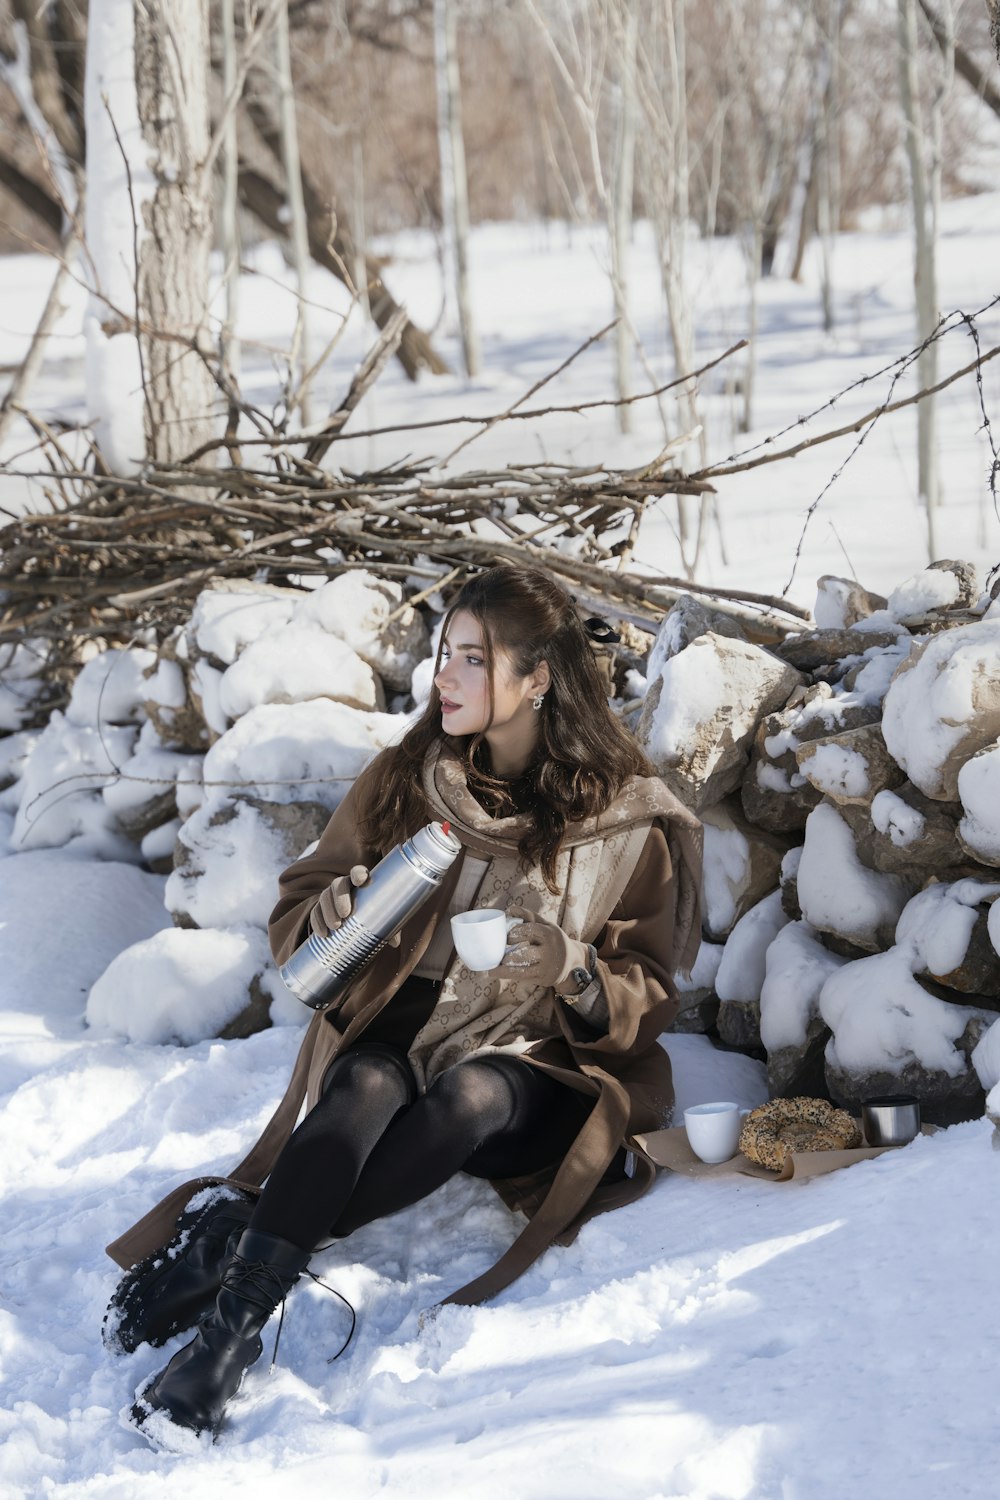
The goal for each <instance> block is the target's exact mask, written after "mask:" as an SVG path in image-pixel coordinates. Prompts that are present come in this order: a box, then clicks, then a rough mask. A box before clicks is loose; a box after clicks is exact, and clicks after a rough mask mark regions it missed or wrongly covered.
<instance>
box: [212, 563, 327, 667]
mask: <svg viewBox="0 0 1000 1500" xmlns="http://www.w3.org/2000/svg"><path fill="white" fill-rule="evenodd" d="M302 598H303V595H302V594H301V593H300V592H299V591H298V589H283V588H277V587H274V586H273V585H271V584H258V583H250V582H247V581H244V580H242V579H234V580H231V581H226V582H219V583H217V584H215V585H214V587H212V588H210V589H204V590H203V591H202V593H200V594H199V595H198V598H197V599H196V600H195V605H194V608H193V610H192V611H191V618H190V620H189V622H188V626H187V630H186V632H185V636H186V641H187V651H188V654H189V656H190V658H191V659H196V658H197V657H198V656H207V657H210V658H212V660H213V661H214V662H216V663H217V664H218V665H219V666H223V667H228V666H231V665H232V663H233V662H234V661H235V660H236V658H237V657H238V656H239V654H240V652H241V651H242V650H243V649H244V648H245V647H246V646H249V645H250V644H251V643H252V642H253V641H255V640H257V639H258V637H259V636H262V635H263V634H264V633H265V632H266V631H268V630H272V629H274V628H275V626H278V625H287V623H288V621H289V620H290V619H291V618H292V615H293V614H294V612H295V610H296V609H297V608H298V606H299V604H300V603H301V601H302Z"/></svg>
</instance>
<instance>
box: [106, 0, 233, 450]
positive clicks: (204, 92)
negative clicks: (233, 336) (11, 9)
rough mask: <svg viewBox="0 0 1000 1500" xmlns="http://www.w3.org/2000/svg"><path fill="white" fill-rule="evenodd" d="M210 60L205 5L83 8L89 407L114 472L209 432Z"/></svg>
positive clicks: (198, 0) (144, 0)
mask: <svg viewBox="0 0 1000 1500" xmlns="http://www.w3.org/2000/svg"><path fill="white" fill-rule="evenodd" d="M208 60H209V51H208V0H169V5H167V3H166V0H91V4H90V14H89V21H88V37H87V81H86V128H87V209H86V244H87V253H88V257H89V259H90V262H91V265H92V269H93V282H92V291H91V297H90V302H89V305H88V309H87V315H86V319H85V330H86V345H87V399H88V404H89V408H90V415H91V419H92V421H93V423H94V427H95V431H96V435H97V440H98V445H99V447H100V449H101V452H102V454H103V456H104V459H105V462H106V463H107V464H108V466H109V468H110V469H111V470H112V471H113V472H115V473H120V474H129V473H133V472H135V470H136V469H137V468H140V467H141V466H142V465H143V464H144V463H145V462H147V461H148V460H149V459H151V458H152V459H159V460H162V461H164V462H166V463H173V462H176V461H177V460H179V459H181V458H183V457H184V456H185V455H186V454H187V453H189V452H190V451H191V450H192V449H193V448H196V447H198V446H199V445H200V444H201V443H204V442H206V441H207V440H208V439H209V438H210V437H211V436H212V420H211V416H210V410H211V405H212V401H213V398H214V395H215V385H214V382H213V381H212V378H211V376H210V374H209V372H208V370H207V368H206V366H205V363H204V361H203V360H202V359H201V358H200V357H199V355H198V354H196V353H194V352H193V351H192V349H191V345H192V344H193V343H196V342H197V343H201V344H202V346H203V347H204V348H205V350H206V352H207V340H206V339H205V336H204V331H203V330H204V323H205V305H206V301H207V298H208V255H209V250H210V247H211V230H212V218H211V204H210V197H209V193H208V184H207V183H206V182H205V180H204V173H203V172H202V170H201V163H202V161H203V160H204V157H205V154H206V151H207V148H208V88H207V69H208Z"/></svg>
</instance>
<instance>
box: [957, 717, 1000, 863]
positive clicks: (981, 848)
mask: <svg viewBox="0 0 1000 1500" xmlns="http://www.w3.org/2000/svg"><path fill="white" fill-rule="evenodd" d="M958 795H959V798H960V800H961V803H962V808H963V810H964V814H965V815H964V817H963V818H962V819H961V821H960V823H959V825H958V831H959V833H960V834H961V836H962V839H963V840H964V842H965V844H966V845H967V846H968V848H969V849H970V850H971V851H972V853H973V855H974V856H975V857H976V858H977V859H981V860H983V861H984V863H986V864H988V865H996V864H1000V744H997V745H992V746H990V747H989V748H988V749H986V750H981V751H980V752H979V754H978V755H974V756H972V758H971V759H970V760H967V761H966V762H965V765H964V766H963V767H962V769H961V770H960V771H959V773H958Z"/></svg>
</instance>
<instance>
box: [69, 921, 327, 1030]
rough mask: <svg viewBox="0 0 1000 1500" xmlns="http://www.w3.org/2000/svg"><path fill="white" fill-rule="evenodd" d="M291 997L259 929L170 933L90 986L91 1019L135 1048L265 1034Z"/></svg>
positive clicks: (121, 959) (135, 950)
mask: <svg viewBox="0 0 1000 1500" xmlns="http://www.w3.org/2000/svg"><path fill="white" fill-rule="evenodd" d="M287 994H288V992H287V990H285V987H284V985H283V984H282V983H281V980H280V979H279V977H278V974H277V970H276V969H275V968H274V965H273V963H272V961H271V955H270V951H269V949H268V946H267V937H266V935H265V934H264V933H263V932H261V931H260V929H259V928H255V927H239V928H236V927H230V928H227V929H226V930H224V931H223V930H219V929H217V928H216V929H205V930H201V929H198V930H195V929H192V928H184V927H169V928H166V929H165V930H164V931H162V932H157V933H155V934H154V935H153V936H152V937H150V938H146V939H144V940H143V941H142V942H138V943H134V944H133V945H132V946H131V947H130V948H126V949H125V951H124V952H123V953H119V954H118V956H117V957H116V958H114V959H113V960H112V961H111V963H110V964H109V965H108V967H107V968H106V969H105V971H104V973H103V974H102V975H101V976H100V978H99V979H98V980H97V981H96V983H95V984H94V985H93V986H92V987H91V990H90V994H89V996H88V999H87V1010H86V1018H87V1022H88V1024H89V1025H90V1026H91V1027H93V1028H94V1030H95V1031H100V1032H104V1033H107V1034H114V1035H117V1036H125V1037H128V1038H129V1040H130V1041H133V1042H160V1043H166V1042H182V1043H185V1044H188V1045H190V1044H191V1043H193V1042H201V1041H205V1040H206V1039H207V1038H209V1037H215V1036H219V1037H236V1036H248V1035H250V1034H251V1033H252V1032H254V1031H259V1030H260V1029H261V1027H262V1026H267V1025H268V1024H270V1022H271V1020H272V1019H273V1017H272V1016H271V1013H270V1012H271V1005H272V1002H273V1001H275V1000H285V1001H287ZM298 1009H299V1010H300V1011H302V1012H305V1007H304V1006H302V1005H299V1006H298ZM283 1014H284V1012H283ZM303 1019H308V1017H307V1016H305V1015H303Z"/></svg>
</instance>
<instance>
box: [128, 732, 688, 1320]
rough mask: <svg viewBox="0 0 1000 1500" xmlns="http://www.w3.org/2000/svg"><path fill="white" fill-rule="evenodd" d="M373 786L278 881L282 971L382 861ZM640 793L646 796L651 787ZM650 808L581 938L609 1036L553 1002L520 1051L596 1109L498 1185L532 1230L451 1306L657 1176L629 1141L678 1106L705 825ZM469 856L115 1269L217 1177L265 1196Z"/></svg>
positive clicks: (158, 1211)
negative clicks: (244, 1125) (334, 895)
mask: <svg viewBox="0 0 1000 1500" xmlns="http://www.w3.org/2000/svg"><path fill="white" fill-rule="evenodd" d="M378 777H379V761H378V759H376V760H375V761H374V762H373V763H372V764H371V765H370V766H369V767H368V768H367V769H366V770H365V771H364V772H363V773H362V775H361V776H360V777H359V778H358V780H357V782H356V783H355V784H354V786H353V787H352V788H351V790H350V791H349V792H348V794H347V796H346V797H345V798H344V800H343V802H342V803H341V804H340V806H339V807H338V809H337V811H336V812H335V813H334V815H333V817H332V818H331V819H330V822H329V823H328V825H327V827H326V830H325V831H324V833H323V836H322V838H321V839H320V841H319V844H318V845H317V848H316V850H315V851H314V853H312V854H311V855H309V856H308V857H306V858H304V859H300V860H298V861H297V863H296V864H294V865H292V866H291V867H290V868H289V869H288V870H286V871H285V873H284V874H283V875H282V877H281V880H280V886H279V889H280V899H279V901H278V904H277V906H276V907H275V909H274V912H273V913H272V916H271V922H270V940H271V948H272V952H273V954H274V958H275V961H276V962H277V963H278V964H281V963H284V962H285V960H286V959H287V958H288V957H289V956H290V955H291V954H292V953H293V952H294V950H295V949H296V948H297V947H298V945H299V944H300V943H301V942H302V941H303V940H304V939H305V937H306V936H307V935H308V931H309V914H310V912H311V910H312V908H313V906H314V905H315V903H316V901H317V900H318V898H319V896H320V894H321V892H322V891H323V890H324V889H325V888H326V886H327V885H328V884H329V883H330V881H331V880H332V879H333V877H334V876H335V875H343V874H346V873H347V872H348V871H349V870H350V869H351V867H352V866H353V865H357V864H364V865H368V866H369V867H371V866H373V865H374V864H375V863H377V861H378V858H379V854H380V851H377V850H373V849H370V848H367V847H365V845H364V843H363V841H362V839H361V834H360V823H361V821H362V818H361V816H360V813H361V811H362V810H363V808H364V806H365V799H366V798H367V797H368V796H370V795H372V794H373V793H375V794H377V787H378ZM635 785H636V786H638V787H639V788H640V789H642V788H644V787H646V786H648V785H649V784H648V783H641V782H637V783H635ZM654 801H655V804H656V805H657V806H658V807H659V808H660V809H661V813H660V816H658V817H656V818H653V819H646V820H645V823H644V824H643V825H640V826H643V827H644V828H645V830H646V832H645V837H644V839H642V840H641V841H640V852H639V854H638V859H637V861H636V863H635V866H634V869H633V870H632V872H631V876H630V878H629V879H628V881H627V883H626V884H625V887H624V890H623V891H622V894H621V896H620V897H619V899H618V900H617V903H616V904H615V905H614V907H613V909H612V910H611V911H610V912H609V913H607V914H606V916H605V919H604V920H602V921H601V924H600V927H599V929H598V930H595V931H594V932H592V933H587V934H584V936H585V938H586V940H588V941H590V942H593V944H594V946H595V947H596V949H597V954H598V965H599V967H598V972H599V974H600V977H601V981H602V987H603V990H604V994H605V997H606V999H607V1002H608V1007H609V1011H610V1020H609V1024H608V1028H607V1031H606V1032H603V1033H600V1034H596V1033H595V1032H594V1030H593V1029H592V1028H590V1027H588V1026H586V1025H585V1024H584V1023H583V1022H582V1021H581V1020H580V1019H579V1017H577V1016H576V1015H575V1014H574V1012H573V1011H572V1008H571V1007H567V1006H564V1005H561V1004H557V1005H555V1006H554V1007H553V1015H554V1016H555V1017H556V1022H557V1024H556V1025H555V1026H554V1027H553V1030H552V1034H551V1035H549V1036H546V1037H544V1038H542V1039H541V1040H539V1041H536V1042H535V1043H533V1044H532V1046H531V1049H530V1052H529V1053H527V1054H523V1057H524V1061H525V1062H527V1063H530V1064H531V1065H533V1066H535V1067H539V1068H542V1069H544V1071H546V1072H547V1073H549V1074H551V1075H552V1076H554V1077H556V1078H558V1079H559V1080H560V1081H561V1082H563V1083H565V1084H566V1085H567V1086H569V1087H571V1088H575V1089H579V1090H580V1091H581V1092H584V1093H587V1094H590V1095H592V1096H594V1098H595V1101H596V1102H595V1105H594V1108H593V1110H592V1111H591V1113H590V1115H589V1117H588V1119H587V1120H586V1122H585V1123H584V1125H583V1127H582V1129H581V1130H580V1133H579V1135H578V1136H577V1138H576V1140H575V1141H574V1143H573V1145H572V1147H571V1148H570V1150H569V1151H568V1153H567V1154H566V1156H565V1158H564V1159H563V1160H562V1162H561V1163H558V1164H557V1165H555V1166H554V1167H552V1168H549V1169H548V1170H546V1171H544V1172H541V1173H537V1174H535V1175H534V1176H533V1177H530V1178H517V1179H509V1180H507V1181H504V1182H495V1183H494V1184H493V1186H494V1187H495V1188H496V1189H497V1191H498V1192H499V1193H500V1194H501V1196H502V1197H503V1198H504V1201H505V1202H506V1203H507V1204H508V1206H509V1207H511V1208H514V1209H519V1210H521V1211H522V1212H524V1213H525V1214H527V1215H528V1216H529V1222H528V1224H527V1226H526V1228H524V1229H523V1230H522V1232H521V1233H520V1235H519V1236H518V1237H517V1239H516V1240H515V1241H514V1243H513V1245H512V1246H511V1247H510V1249H509V1250H508V1251H507V1252H506V1253H505V1254H504V1255H503V1256H502V1257H501V1259H500V1260H499V1261H498V1262H497V1264H496V1265H495V1266H493V1267H492V1268H491V1269H490V1270H489V1271H487V1272H486V1273H485V1274H484V1275H482V1276H480V1277H478V1278H477V1279H476V1280H475V1281H473V1282H471V1283H470V1284H469V1285H468V1286H466V1287H463V1288H461V1289H460V1290H459V1291H457V1292H454V1293H452V1294H451V1296H450V1297H448V1298H447V1299H446V1300H447V1301H449V1302H462V1303H474V1302H481V1301H484V1300H486V1299H487V1298H489V1297H492V1296H494V1295H496V1293H497V1292H499V1291H501V1290H502V1289H503V1288H504V1287H505V1286H507V1285H509V1284H510V1282H511V1281H513V1280H514V1279H515V1278H516V1277H517V1276H518V1275H520V1274H521V1272H522V1271H524V1270H525V1269H526V1268H527V1267H528V1266H529V1265H530V1264H531V1263H532V1262H533V1261H534V1260H535V1259H536V1258H537V1257H538V1256H539V1255H541V1254H542V1252H543V1251H544V1250H546V1249H547V1248H548V1247H549V1246H550V1245H552V1244H553V1243H568V1242H569V1241H570V1240H571V1239H572V1238H573V1237H574V1236H575V1234H576V1232H577V1231H578V1229H579V1227H580V1226H581V1224H583V1223H584V1222H585V1221H586V1220H587V1219H588V1218H590V1217H592V1216H593V1215H594V1214H596V1213H600V1212H603V1211H604V1210H606V1209H610V1208H614V1207H617V1206H618V1205H620V1204H623V1203H627V1202H631V1201H632V1200H633V1199H635V1198H637V1197H639V1196H640V1195H641V1194H642V1193H644V1192H645V1191H646V1190H647V1189H648V1188H649V1186H650V1185H651V1183H652V1181H653V1178H654V1176H655V1172H656V1167H655V1165H654V1163H653V1162H652V1161H651V1160H650V1158H649V1157H648V1156H647V1155H646V1154H645V1153H644V1152H642V1151H641V1150H640V1149H639V1148H638V1147H637V1146H636V1143H635V1141H634V1140H633V1139H632V1135H633V1132H636V1131H640V1132H641V1131H646V1130H650V1129H654V1128H656V1127H657V1126H659V1125H662V1124H663V1123H665V1122H666V1121H667V1120H668V1118H669V1114H670V1111H671V1108H672V1104H673V1086H672V1082H671V1076H670V1060H669V1058H668V1057H667V1055H666V1053H665V1052H664V1051H663V1049H662V1048H661V1047H659V1046H658V1045H657V1040H656V1039H657V1037H658V1036H659V1035H660V1034H661V1033H662V1032H663V1031H664V1030H665V1029H666V1027H667V1026H668V1025H669V1024H670V1022H671V1020H672V1019H673V1017H674V1015H675V1014H676V1011H677V1003H678V1002H677V992H676V988H675V986H674V982H673V978H672V975H673V974H674V973H675V972H676V971H677V969H679V968H682V969H687V968H689V967H690V964H691V962H692V960H693V956H694V954H695V952H696V951H697V943H698V939H699V936H700V924H699V920H698V915H699V913H698V895H699V892H700V880H701V829H700V825H699V824H698V822H697V820H696V819H695V818H694V817H693V816H692V814H690V813H689V812H688V811H687V810H686V809H685V808H684V807H683V806H682V805H681V804H680V803H679V802H676V800H675V799H674V798H673V797H672V796H671V795H670V794H669V793H668V792H666V791H665V789H664V788H663V786H662V783H659V782H657V783H655V798H654ZM599 836H600V835H598V837H599ZM463 858H464V853H463V854H462V855H460V856H459V858H458V860H456V862H455V864H454V865H453V866H452V869H451V871H450V872H449V875H448V876H446V878H445V881H444V883H443V885H442V887H441V888H440V890H439V891H438V892H436V893H435V895H434V896H432V897H431V898H430V900H429V901H428V902H427V903H425V905H423V906H422V907H421V908H420V909H419V911H417V912H416V913H415V914H414V916H413V917H412V918H411V919H410V920H409V921H408V922H407V923H406V924H405V925H404V927H403V929H402V932H401V935H400V936H401V941H400V945H399V947H398V948H392V947H386V948H384V949H382V951H381V952H380V953H378V954H377V955H376V956H375V958H374V959H373V960H372V962H371V964H370V965H369V966H368V967H367V968H366V969H364V970H363V971H362V972H361V974H360V975H359V976H358V978H357V979H356V980H355V982H354V983H353V985H352V986H351V988H350V989H349V991H348V992H347V996H346V999H345V1001H344V1003H343V1005H342V1006H341V1007H340V1009H339V1010H338V1011H337V1013H336V1017H335V1018H333V1017H330V1016H329V1015H328V1014H327V1013H325V1012H318V1013H317V1014H316V1015H315V1016H314V1017H313V1019H312V1021H311V1022H310V1024H309V1026H308V1028H307V1031H306V1034H305V1037H304V1039H303V1042H302V1045H301V1047H300V1050H299V1054H298V1058H297V1060H296V1064H295V1068H294V1071H293V1074H292V1078H291V1080H290V1082H289V1085H288V1088H287V1090H286V1092H285V1095H284V1097H283V1099H282V1100H281V1102H280V1103H279V1105H278V1107H277V1109H276V1111H275V1113H274V1115H273V1116H272V1118H271V1120H270V1122H269V1123H268V1125H267V1126H266V1128H265V1130H264V1132H263V1134H262V1135H261V1137H260V1139H259V1140H258V1141H257V1142H256V1143H255V1145H254V1146H253V1147H252V1149H251V1150H250V1152H249V1153H248V1155H247V1156H246V1157H245V1158H244V1160H243V1161H242V1162H240V1164H239V1165H238V1166H237V1167H235V1168H234V1169H233V1171H232V1173H231V1174H230V1176H229V1177H227V1178H224V1179H219V1178H211V1179H207V1178H199V1179H196V1180H195V1181H193V1182H187V1183H184V1184H182V1185H181V1186H180V1187H179V1188H177V1189H175V1190H174V1191H173V1192H172V1193H171V1194H169V1195H168V1196H167V1198H165V1199H164V1200H163V1201H162V1202H161V1203H160V1204H158V1205H157V1206H156V1207H155V1208H154V1209H153V1210H152V1211H151V1212H150V1213H149V1214H147V1215H146V1216H145V1217H144V1218H143V1219H141V1220H140V1221H139V1222H138V1223H137V1224H135V1225H134V1226H133V1227H132V1228H131V1229H130V1230H128V1231H126V1233H125V1234H124V1235H122V1236H121V1237H120V1238H119V1239H118V1240H116V1241H115V1242H114V1243H113V1244H111V1245H109V1246H108V1254H109V1255H111V1257H112V1258H113V1259H114V1260H116V1261H117V1262H118V1264H119V1265H122V1266H129V1265H132V1264H133V1263H134V1262H135V1261H137V1260H139V1259H141V1258H142V1257H143V1256H144V1255H147V1254H149V1253H150V1252H151V1251H152V1250H155V1249H156V1248H158V1247H159V1246H160V1245H162V1244H163V1243H165V1241H166V1240H167V1239H169V1237H170V1234H171V1232H172V1228H173V1224H174V1221H175V1220H176V1217H177V1215H178V1213H179V1212H180V1210H181V1209H182V1208H183V1206H184V1204H185V1203H186V1202H187V1201H188V1199H189V1198H190V1196H191V1195H192V1194H193V1193H194V1192H196V1191H197V1190H198V1189H199V1188H201V1187H204V1186H207V1185H209V1184H210V1183H218V1182H223V1181H224V1182H227V1183H230V1184H233V1185H239V1186H243V1187H246V1188H249V1189H251V1190H256V1189H259V1187H260V1185H261V1184H262V1183H263V1181H264V1180H265V1178H266V1177H267V1175H268V1173H269V1172H270V1171H271V1168H272V1167H273V1165H274V1162H275V1160H276V1159H277V1156H278V1154H279V1152H280V1151H281V1149H282V1147H283V1146H284V1144H285V1142H286V1141H287V1139H288V1137H289V1135H290V1134H291V1132H292V1130H293V1129H294V1127H295V1124H296V1121H297V1119H298V1117H299V1114H300V1112H301V1109H302V1106H303V1104H305V1107H306V1109H307V1110H308V1109H311V1108H312V1106H313V1105H314V1104H315V1102H316V1100H317V1099H318V1098H319V1095H320V1090H321V1086H322V1082H323V1078H324V1076H325V1073H326V1070H327V1068H328V1067H329V1065H330V1063H331V1061H332V1060H333V1058H334V1057H335V1056H336V1055H337V1054H338V1052H340V1051H341V1050H342V1048H344V1047H345V1046H349V1045H350V1044H351V1043H352V1042H355V1041H357V1040H358V1039H359V1038H362V1037H363V1036H364V1034H365V1030H366V1028H367V1027H368V1026H370V1025H371V1023H372V1021H373V1020H374V1019H375V1017H376V1016H377V1015H379V1013H380V1012H381V1011H382V1010H383V1009H384V1007H386V1006H388V1005H389V1004H390V1002H391V1001H392V998H393V996H394V995H395V993H396V991H397V990H398V989H399V988H400V986H401V985H402V983H403V981H404V980H405V979H406V977H407V976H408V975H409V974H410V973H411V971H412V970H413V968H414V967H415V966H416V965H417V964H418V963H419V962H420V959H421V957H422V955H423V954H424V952H425V951H426V949H427V946H428V944H429V942H430V940H431V937H432V936H433V933H434V931H435V928H436V927H437V924H438V922H439V921H440V920H441V919H442V917H443V916H444V914H445V912H446V911H447V907H448V903H449V900H450V897H451V892H452V890H453V889H454V886H455V883H456V881H457V879H458V876H459V873H460V869H461V864H462V859H463ZM388 1014H389V1015H391V1012H389V1013H388ZM622 1145H624V1146H626V1147H627V1148H628V1149H630V1150H631V1151H632V1152H633V1153H634V1160H635V1170H634V1174H633V1175H632V1176H631V1177H629V1178H625V1179H623V1180H620V1181H614V1182H611V1183H602V1181H601V1179H602V1177H603V1175H604V1173H605V1171H606V1169H607V1167H608V1166H609V1164H610V1162H611V1160H612V1158H613V1157H614V1156H615V1154H616V1152H617V1151H618V1150H619V1148H620V1147H621V1146H622Z"/></svg>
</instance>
